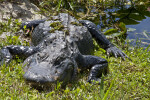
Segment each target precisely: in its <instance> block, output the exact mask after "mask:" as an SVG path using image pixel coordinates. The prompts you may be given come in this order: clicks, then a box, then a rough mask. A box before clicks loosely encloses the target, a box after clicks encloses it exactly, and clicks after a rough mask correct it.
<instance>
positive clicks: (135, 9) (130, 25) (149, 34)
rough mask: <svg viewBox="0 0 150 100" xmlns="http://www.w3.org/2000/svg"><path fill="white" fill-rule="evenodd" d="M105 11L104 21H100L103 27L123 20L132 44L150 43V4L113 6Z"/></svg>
mask: <svg viewBox="0 0 150 100" xmlns="http://www.w3.org/2000/svg"><path fill="white" fill-rule="evenodd" d="M105 12H106V15H105V16H102V23H100V25H103V28H105V27H112V26H111V24H114V23H119V22H123V23H125V24H126V28H127V30H128V31H127V37H126V39H128V40H129V41H130V44H131V45H133V46H135V45H140V46H142V47H148V46H149V45H150V5H132V6H131V5H126V6H119V7H112V8H109V9H106V10H105ZM109 25H110V26H109ZM98 26H99V25H98Z"/></svg>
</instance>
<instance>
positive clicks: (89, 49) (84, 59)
mask: <svg viewBox="0 0 150 100" xmlns="http://www.w3.org/2000/svg"><path fill="white" fill-rule="evenodd" d="M24 25H26V28H29V29H32V28H33V29H34V30H33V32H32V36H31V38H32V40H31V41H32V46H19V45H9V46H6V47H3V48H2V49H1V50H0V57H1V58H0V61H1V64H2V63H4V62H5V63H9V62H10V60H11V59H12V57H13V56H14V55H18V56H20V57H25V58H26V60H25V61H24V63H23V66H25V67H24V72H25V74H24V75H23V77H24V78H25V80H26V81H27V82H28V83H31V85H34V86H40V85H44V86H48V85H50V84H51V83H57V82H58V81H59V82H63V84H67V83H68V82H70V81H72V80H74V79H75V77H76V76H77V72H78V69H81V70H86V69H90V74H89V76H88V80H87V81H88V82H92V81H93V80H95V81H99V82H100V80H101V79H100V78H101V76H102V73H104V74H106V73H107V69H108V62H107V60H105V59H103V58H101V57H97V56H93V55H90V54H92V53H93V50H94V49H93V48H94V45H93V40H92V37H93V38H94V39H95V40H96V41H97V43H98V44H99V45H100V47H102V48H103V49H105V50H106V51H107V54H113V55H114V56H115V57H122V58H123V59H125V58H126V57H128V56H127V55H126V54H125V53H123V52H122V51H121V50H119V49H118V48H117V47H115V46H114V45H113V44H112V43H111V42H110V41H109V40H108V39H106V37H105V36H104V35H103V34H102V33H101V32H100V31H99V29H98V28H97V27H96V25H95V24H94V23H92V22H91V21H88V20H80V21H78V20H76V19H75V18H74V17H72V16H70V15H68V14H66V13H60V14H59V15H57V16H52V17H51V18H49V19H47V20H45V19H44V20H33V21H28V22H25V23H23V24H22V27H21V28H23V27H24Z"/></svg>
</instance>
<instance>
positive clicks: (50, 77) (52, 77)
mask: <svg viewBox="0 0 150 100" xmlns="http://www.w3.org/2000/svg"><path fill="white" fill-rule="evenodd" d="M54 64H55V63H54ZM33 65H34V66H33ZM73 73H74V63H73V62H72V61H71V60H70V59H65V60H64V61H62V62H61V63H60V64H56V65H53V64H49V63H45V62H41V63H38V64H36V65H35V63H34V64H30V67H29V68H28V69H27V71H26V72H25V74H24V78H25V80H26V82H27V83H29V84H31V85H35V86H40V85H43V86H46V85H49V84H56V83H57V82H63V83H67V82H69V81H70V80H71V79H72V76H73V75H72V74H73Z"/></svg>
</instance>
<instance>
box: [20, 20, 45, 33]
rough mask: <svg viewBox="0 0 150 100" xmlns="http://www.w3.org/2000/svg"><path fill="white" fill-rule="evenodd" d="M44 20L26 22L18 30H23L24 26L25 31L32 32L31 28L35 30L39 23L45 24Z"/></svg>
mask: <svg viewBox="0 0 150 100" xmlns="http://www.w3.org/2000/svg"><path fill="white" fill-rule="evenodd" d="M45 21H46V19H41V20H33V21H27V22H24V23H22V24H21V27H20V29H24V26H26V29H30V30H32V28H35V27H36V26H37V25H39V24H40V23H43V22H45Z"/></svg>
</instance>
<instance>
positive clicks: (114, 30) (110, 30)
mask: <svg viewBox="0 0 150 100" xmlns="http://www.w3.org/2000/svg"><path fill="white" fill-rule="evenodd" d="M117 32H118V29H114V28H113V29H109V30H107V31H106V32H104V34H105V35H111V34H113V33H117Z"/></svg>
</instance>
